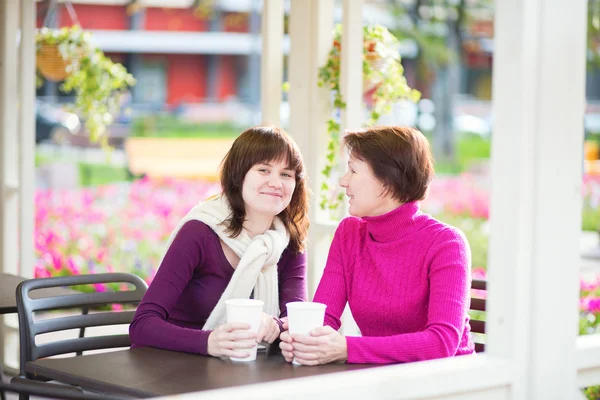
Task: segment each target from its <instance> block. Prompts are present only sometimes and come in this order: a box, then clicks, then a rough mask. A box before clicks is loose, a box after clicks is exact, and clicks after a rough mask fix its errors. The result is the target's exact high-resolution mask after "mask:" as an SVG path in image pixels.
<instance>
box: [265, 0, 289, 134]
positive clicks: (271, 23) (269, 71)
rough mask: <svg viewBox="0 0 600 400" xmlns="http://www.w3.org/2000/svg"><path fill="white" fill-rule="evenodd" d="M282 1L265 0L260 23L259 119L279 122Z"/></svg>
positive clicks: (281, 80)
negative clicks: (260, 117)
mask: <svg viewBox="0 0 600 400" xmlns="http://www.w3.org/2000/svg"><path fill="white" fill-rule="evenodd" d="M283 16H284V15H283V0H264V3H263V13H262V22H261V27H262V28H261V32H262V33H261V35H262V53H261V58H260V80H261V82H260V92H261V95H260V101H261V103H260V109H261V116H262V122H263V123H265V124H267V123H270V124H273V125H276V126H280V125H281V117H280V114H279V109H280V106H281V85H282V83H283V48H282V45H283Z"/></svg>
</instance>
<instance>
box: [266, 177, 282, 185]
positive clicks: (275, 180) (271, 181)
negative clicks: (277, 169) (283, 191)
mask: <svg viewBox="0 0 600 400" xmlns="http://www.w3.org/2000/svg"><path fill="white" fill-rule="evenodd" d="M269 186H271V187H274V188H280V187H281V186H282V185H281V179H279V177H277V176H275V175H273V176H271V178H269Z"/></svg>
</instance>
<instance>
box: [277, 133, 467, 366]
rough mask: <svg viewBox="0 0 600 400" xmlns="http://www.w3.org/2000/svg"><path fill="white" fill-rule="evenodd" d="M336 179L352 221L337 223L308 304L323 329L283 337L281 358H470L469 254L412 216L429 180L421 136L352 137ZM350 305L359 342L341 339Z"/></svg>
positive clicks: (440, 227)
mask: <svg viewBox="0 0 600 400" xmlns="http://www.w3.org/2000/svg"><path fill="white" fill-rule="evenodd" d="M344 144H345V146H346V147H347V148H348V150H349V152H350V160H349V162H348V172H347V173H346V174H345V175H344V177H343V178H342V179H341V181H340V185H341V186H342V187H343V188H344V189H345V191H346V195H347V196H348V198H349V203H350V204H349V205H350V209H349V212H350V215H351V216H350V217H348V218H346V219H344V220H343V221H342V222H341V223H340V226H339V227H338V229H337V231H336V233H335V236H334V238H333V242H332V244H331V248H330V251H329V257H328V259H327V265H326V267H325V271H324V274H323V277H322V279H321V282H320V283H319V287H318V288H317V292H316V294H315V297H314V301H316V302H321V303H325V304H326V305H327V309H326V316H325V326H324V327H323V328H318V329H316V330H315V331H313V332H311V335H310V336H302V335H294V337H291V336H290V334H289V333H288V332H284V333H282V335H281V339H282V342H281V343H280V347H281V349H282V352H283V355H284V356H285V358H286V360H288V361H291V360H292V357H295V359H296V361H298V362H299V363H301V364H305V365H315V364H324V363H330V362H336V361H345V362H348V363H374V364H387V363H400V362H410V361H419V360H428V359H434V358H441V357H450V356H455V355H463V354H471V353H473V350H474V345H473V342H472V340H471V338H470V330H469V324H468V321H469V318H468V314H467V311H468V308H469V288H470V264H471V253H470V249H469V245H468V243H467V241H466V239H465V237H464V235H463V234H462V233H461V232H460V231H459V230H458V229H456V228H453V227H451V226H448V225H446V224H443V223H441V222H439V221H437V220H435V219H434V218H432V217H431V216H429V215H427V214H424V213H422V212H421V211H419V203H418V202H419V200H422V199H424V198H425V196H426V193H427V188H428V186H429V184H430V182H431V179H432V177H433V162H432V157H431V153H430V149H429V144H428V142H427V139H426V138H425V137H424V136H423V134H421V132H419V131H417V130H416V129H411V128H407V127H395V126H381V127H373V128H369V129H366V130H365V131H360V132H353V133H349V134H348V135H347V136H346V137H345V138H344ZM346 303H348V304H349V305H350V309H351V310H352V314H353V316H354V319H355V320H356V322H357V324H358V327H359V328H360V330H361V333H362V335H363V336H361V337H344V336H342V335H341V334H340V333H338V331H337V330H338V329H339V328H340V325H341V323H340V316H341V314H342V312H343V310H344V307H345V305H346Z"/></svg>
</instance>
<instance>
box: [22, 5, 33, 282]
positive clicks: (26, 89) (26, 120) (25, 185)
mask: <svg viewBox="0 0 600 400" xmlns="http://www.w3.org/2000/svg"><path fill="white" fill-rule="evenodd" d="M20 2H21V40H20V47H19V64H20V65H19V71H20V72H19V99H20V101H19V104H20V107H19V182H20V184H19V197H20V202H19V273H20V275H21V276H25V277H28V278H33V264H34V262H35V252H34V230H35V216H34V212H35V14H36V9H35V0H20Z"/></svg>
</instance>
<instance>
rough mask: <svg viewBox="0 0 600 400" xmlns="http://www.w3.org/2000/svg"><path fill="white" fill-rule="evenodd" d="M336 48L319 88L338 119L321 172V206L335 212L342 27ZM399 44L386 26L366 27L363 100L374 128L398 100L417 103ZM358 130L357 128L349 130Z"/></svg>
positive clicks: (333, 121)
mask: <svg viewBox="0 0 600 400" xmlns="http://www.w3.org/2000/svg"><path fill="white" fill-rule="evenodd" d="M333 38H334V40H333V46H332V48H331V51H330V52H329V56H328V57H327V61H326V63H325V65H323V66H322V67H321V68H320V69H319V86H325V87H327V88H329V89H331V91H332V94H333V96H332V99H333V104H332V105H333V108H334V109H335V110H336V111H338V112H336V113H335V115H336V117H332V118H331V119H329V121H328V122H327V127H328V129H327V131H328V134H329V143H328V145H327V155H326V160H327V161H326V163H325V167H324V168H323V170H322V171H321V173H322V174H323V175H324V178H325V182H324V183H323V184H322V185H321V199H320V206H321V208H322V209H324V210H325V209H329V210H330V211H332V210H336V209H337V208H338V206H339V204H340V199H341V198H342V197H343V196H341V193H339V192H338V191H336V190H333V189H332V187H330V185H329V182H330V181H332V180H334V179H333V178H334V177H332V172H333V171H334V170H335V168H336V166H337V164H338V153H339V142H340V128H341V127H340V123H339V121H338V120H337V118H338V117H339V115H340V113H339V110H341V109H344V108H345V107H346V103H345V101H344V99H343V98H342V95H341V87H340V67H341V65H340V55H341V48H342V43H341V39H342V27H341V25H337V26H336V28H335V31H334V34H333ZM399 47H400V43H399V41H398V39H397V38H396V37H395V36H394V35H392V34H391V33H390V31H388V30H387V29H386V28H385V27H383V26H380V25H371V26H369V25H365V26H363V62H362V66H363V68H362V71H363V100H364V101H365V103H366V105H367V106H368V109H369V120H368V121H367V122H366V125H374V124H375V123H376V122H377V120H378V119H379V117H380V116H381V115H382V114H386V113H389V112H390V110H391V106H392V105H393V104H394V103H395V102H396V101H398V100H401V99H408V100H412V101H415V102H416V101H418V100H419V97H420V95H421V94H420V93H419V92H418V91H416V90H414V89H412V88H410V87H409V86H408V83H407V82H406V78H405V77H404V68H403V67H402V64H401V63H400V53H399ZM346 128H347V129H355V128H358V127H346Z"/></svg>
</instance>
